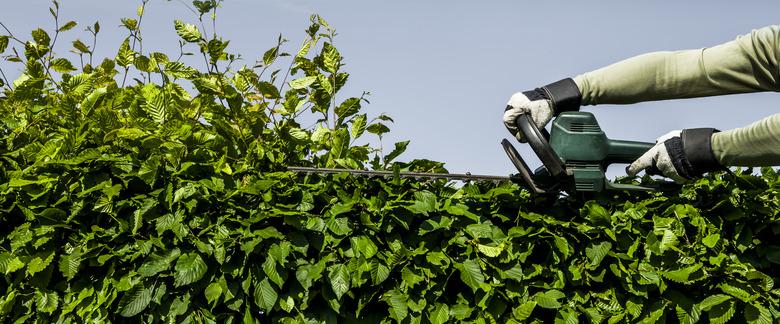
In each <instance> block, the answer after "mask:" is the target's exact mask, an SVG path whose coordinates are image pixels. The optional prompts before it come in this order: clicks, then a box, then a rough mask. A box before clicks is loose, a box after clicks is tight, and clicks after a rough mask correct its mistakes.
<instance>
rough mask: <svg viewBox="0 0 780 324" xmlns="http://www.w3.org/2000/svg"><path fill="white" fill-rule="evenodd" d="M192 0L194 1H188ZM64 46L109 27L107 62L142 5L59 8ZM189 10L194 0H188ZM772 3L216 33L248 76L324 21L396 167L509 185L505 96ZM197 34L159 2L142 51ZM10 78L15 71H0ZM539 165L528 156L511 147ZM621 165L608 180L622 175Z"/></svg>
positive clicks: (617, 116)
mask: <svg viewBox="0 0 780 324" xmlns="http://www.w3.org/2000/svg"><path fill="white" fill-rule="evenodd" d="M182 1H187V0H182ZM62 2H63V3H62V5H61V16H62V19H63V20H75V21H77V22H79V26H78V27H76V28H75V29H74V31H71V32H69V33H71V34H69V35H66V36H65V37H66V39H67V41H66V42H62V43H61V46H62V44H66V45H65V47H62V48H59V49H58V51H60V52H65V51H66V50H67V49H68V48H66V47H67V46H69V45H68V44H70V40H71V39H70V38H68V37H71V38H73V37H80V38H82V39H86V38H88V37H87V35H88V34H87V33H86V32H85V31H84V28H85V27H86V26H89V25H91V24H92V23H93V22H94V21H96V20H99V21H100V22H101V25H102V28H101V34H102V35H101V36H100V38H99V41H98V46H97V51H96V52H97V57H105V56H108V57H113V56H114V55H115V53H116V49H117V48H118V46H119V43H120V42H121V41H122V40H123V39H124V37H125V36H126V33H125V31H124V30H123V28H121V27H119V25H120V22H119V20H120V18H122V17H133V16H134V15H135V12H136V7H137V6H138V5H139V4H140V0H138V1H132V0H121V1H119V0H112V1H106V0H67V1H62ZM187 2H189V1H187ZM49 6H50V2H49V1H44V0H28V1H10V2H9V4H7V5H6V6H4V10H3V11H1V12H0V21H1V22H3V23H4V24H5V25H6V26H8V27H9V28H10V29H11V30H12V31H13V32H14V33H15V34H18V35H24V36H27V35H29V31H31V30H32V29H34V28H37V27H44V28H45V29H47V30H51V29H52V28H53V23H52V21H51V17H50V16H49V14H48V11H47V8H48V7H49ZM777 12H780V2H778V1H750V2H740V1H725V0H710V1H704V0H695V1H671V0H663V1H643V2H637V1H624V0H623V1H621V0H603V1H587V2H586V1H576V2H574V1H563V0H554V1H509V0H495V1H453V0H446V1H445V0H426V1H419V0H417V1H413V0H394V1H378V0H330V1H314V0H262V1H257V0H252V1H250V0H227V1H225V3H224V4H223V7H222V8H221V9H220V11H219V17H218V19H217V30H218V33H219V34H220V35H222V37H223V38H225V39H229V40H231V43H230V48H229V49H230V50H231V51H232V52H235V53H240V54H242V56H243V57H245V58H246V64H252V63H253V62H254V60H255V59H256V58H259V57H261V56H262V53H263V52H264V51H265V50H267V49H268V48H270V47H272V46H274V45H275V42H276V39H277V37H278V36H279V35H280V34H282V35H283V36H284V37H285V38H287V39H288V40H290V42H289V43H288V45H289V46H288V47H287V50H288V51H290V52H295V51H296V50H297V46H298V45H299V44H300V43H301V42H302V41H303V39H304V37H305V33H304V32H303V31H304V29H305V28H306V27H308V17H309V15H310V14H312V13H317V14H320V15H321V16H323V17H324V18H325V19H326V20H327V21H328V22H329V23H330V25H331V26H333V27H334V28H335V29H336V30H337V32H338V34H339V35H338V36H337V37H336V40H335V42H334V44H335V46H336V47H337V48H338V49H339V51H340V52H341V54H342V55H343V56H344V63H345V64H346V65H345V67H344V70H345V71H347V72H348V73H350V74H351V76H350V80H349V82H348V83H347V86H346V87H345V89H344V90H343V94H342V96H344V98H342V99H345V98H346V97H347V96H359V95H360V94H361V93H362V92H363V91H369V92H371V96H370V97H369V100H370V102H371V104H369V105H367V106H366V109H367V112H368V113H369V114H373V115H376V114H379V113H387V114H388V115H390V116H392V117H393V118H394V119H395V124H394V125H392V126H391V129H392V131H391V133H390V134H388V135H386V136H385V139H384V143H385V146H392V143H394V142H396V141H402V140H411V144H410V145H409V148H408V149H407V152H406V153H405V154H404V155H402V157H401V159H402V160H411V159H416V158H427V159H432V160H437V161H442V162H446V165H445V167H446V168H447V169H448V170H449V171H450V172H453V173H465V172H471V173H473V174H496V175H504V174H508V173H511V172H515V170H513V166H512V165H511V163H510V162H509V160H508V159H507V158H506V156H505V154H504V152H503V150H502V148H501V146H500V144H499V142H500V140H501V139H502V138H505V137H507V138H511V135H509V133H508V132H507V131H506V129H505V128H504V126H503V123H502V119H501V117H502V114H503V110H504V107H505V106H506V102H507V101H508V99H509V97H510V96H511V95H512V94H513V93H515V92H518V91H525V90H529V89H533V88H535V87H538V86H542V85H545V84H547V83H550V82H553V81H557V80H559V79H562V78H566V77H574V76H576V75H578V74H581V73H584V72H588V71H591V70H594V69H597V68H600V67H603V66H606V65H609V64H611V63H614V62H617V61H619V60H622V59H626V58H629V57H632V56H635V55H639V54H643V53H647V52H652V51H666V50H681V49H694V48H702V47H708V46H712V45H716V44H719V43H723V42H726V41H730V40H733V39H734V38H735V37H736V36H737V35H740V34H745V33H748V32H750V31H751V30H752V29H757V28H760V27H763V26H766V25H771V24H777V23H778V20H777ZM176 18H178V19H181V20H184V21H185V22H195V21H196V18H197V17H195V16H194V14H192V13H191V12H189V11H187V9H186V8H185V6H184V5H183V4H182V3H181V2H178V1H164V0H151V2H150V3H149V4H148V5H147V10H146V15H145V17H144V21H143V29H144V31H145V34H144V36H145V38H144V47H145V48H146V49H152V48H153V49H162V50H164V51H165V52H169V53H178V47H177V45H176V40H177V39H178V37H177V36H176V33H175V31H174V29H173V20H174V19H176ZM0 67H1V68H3V69H4V70H5V73H6V74H7V75H8V76H9V78H11V79H14V78H15V76H14V77H12V76H11V75H17V76H18V74H19V71H18V70H16V67H11V66H10V65H8V64H7V63H0ZM777 107H778V97H777V94H775V93H754V94H740V95H731V96H719V97H710V98H697V99H685V100H672V101H660V102H647V103H639V104H633V105H626V106H618V105H600V106H589V107H584V108H583V109H582V110H584V111H590V112H592V113H594V114H595V115H596V117H597V119H598V121H599V123H600V125H601V127H602V129H604V131H605V132H606V133H607V136H608V137H610V138H616V139H626V140H636V141H647V142H652V141H654V140H655V138H656V137H658V136H660V135H662V134H664V133H666V132H668V131H670V130H674V129H682V128H694V127H715V128H718V129H721V130H726V129H731V128H736V127H742V126H745V125H747V124H749V123H751V122H753V121H756V120H759V119H761V118H763V117H765V116H768V115H770V114H773V113H775V112H777V111H778V109H777ZM515 146H517V147H518V148H519V149H520V153H521V154H522V155H523V156H524V157H527V159H528V160H529V164H531V165H532V167H535V166H538V165H539V162H538V160H536V159H535V158H533V153H532V151H531V150H530V148H528V147H527V145H524V144H520V143H515ZM624 167H625V165H623V166H614V167H612V168H610V169H609V172H608V176H610V177H614V176H617V175H622V174H623V168H624Z"/></svg>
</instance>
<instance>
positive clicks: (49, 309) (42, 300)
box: [35, 291, 60, 314]
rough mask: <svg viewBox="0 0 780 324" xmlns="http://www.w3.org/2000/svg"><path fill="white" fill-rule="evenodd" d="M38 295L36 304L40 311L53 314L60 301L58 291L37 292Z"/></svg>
mask: <svg viewBox="0 0 780 324" xmlns="http://www.w3.org/2000/svg"><path fill="white" fill-rule="evenodd" d="M36 295H37V297H38V298H37V299H36V300H35V305H36V306H37V307H38V311H39V312H41V313H47V314H51V313H54V311H55V310H57V306H58V305H59V302H60V301H59V297H58V296H57V293H56V292H54V291H51V292H44V293H37V294H36Z"/></svg>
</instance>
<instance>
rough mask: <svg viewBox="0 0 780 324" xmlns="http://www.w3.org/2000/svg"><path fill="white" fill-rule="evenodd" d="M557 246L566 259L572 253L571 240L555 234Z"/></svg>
mask: <svg viewBox="0 0 780 324" xmlns="http://www.w3.org/2000/svg"><path fill="white" fill-rule="evenodd" d="M555 248H557V249H558V251H559V252H561V253H562V254H563V258H564V259H566V258H568V257H569V255H570V254H571V252H570V250H569V242H568V241H566V238H564V237H562V236H558V235H555Z"/></svg>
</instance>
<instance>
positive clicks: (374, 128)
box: [366, 122, 390, 136]
mask: <svg viewBox="0 0 780 324" xmlns="http://www.w3.org/2000/svg"><path fill="white" fill-rule="evenodd" d="M366 130H368V132H369V133H371V134H376V135H379V136H382V134H385V133H388V132H390V128H387V126H385V124H382V123H378V122H377V123H373V124H371V125H368V128H366Z"/></svg>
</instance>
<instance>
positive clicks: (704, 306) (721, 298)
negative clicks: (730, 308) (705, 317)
mask: <svg viewBox="0 0 780 324" xmlns="http://www.w3.org/2000/svg"><path fill="white" fill-rule="evenodd" d="M731 298H732V297H731V296H729V295H723V294H718V295H711V296H707V298H704V300H702V301H701V302H699V304H698V305H699V308H701V310H703V311H705V312H707V311H709V310H710V309H711V308H712V307H715V306H718V305H720V304H722V303H724V302H727V301H729V300H731Z"/></svg>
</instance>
